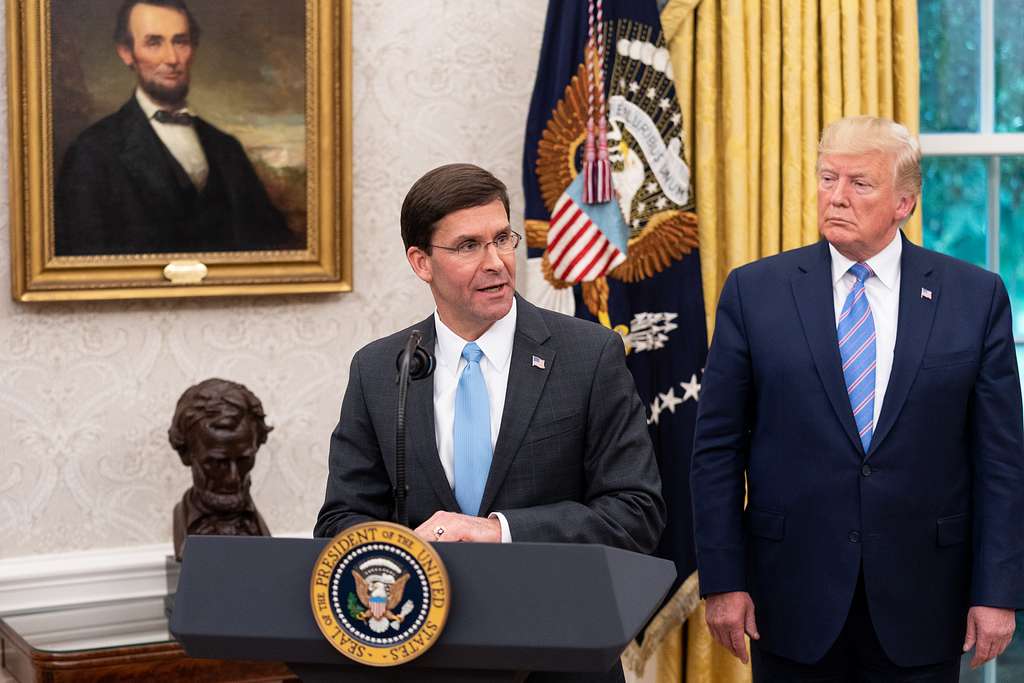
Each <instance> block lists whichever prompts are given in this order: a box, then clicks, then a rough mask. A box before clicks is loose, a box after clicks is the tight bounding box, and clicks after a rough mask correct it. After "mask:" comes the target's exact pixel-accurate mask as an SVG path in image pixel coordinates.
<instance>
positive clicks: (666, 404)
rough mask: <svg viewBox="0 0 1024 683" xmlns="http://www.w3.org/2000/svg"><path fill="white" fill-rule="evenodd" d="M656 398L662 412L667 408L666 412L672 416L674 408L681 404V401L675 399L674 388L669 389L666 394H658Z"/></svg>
mask: <svg viewBox="0 0 1024 683" xmlns="http://www.w3.org/2000/svg"><path fill="white" fill-rule="evenodd" d="M658 398H660V399H661V408H662V410H664V409H665V408H668V411H669V412H670V413H672V414H673V415H674V414H675V412H676V406H677V405H679V404H680V403H683V399H681V398H677V397H676V388H675V387H671V388H670V389H669V390H668V393H667V394H658Z"/></svg>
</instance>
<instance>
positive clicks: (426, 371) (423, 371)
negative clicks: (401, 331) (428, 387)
mask: <svg viewBox="0 0 1024 683" xmlns="http://www.w3.org/2000/svg"><path fill="white" fill-rule="evenodd" d="M420 338H421V337H420V333H419V331H418V330H414V331H413V333H412V334H411V335H409V341H408V342H406V344H405V348H404V349H402V350H401V351H399V352H398V357H397V358H396V359H395V368H396V369H397V370H398V374H399V377H398V379H397V380H396V381H399V382H400V381H401V374H402V361H404V360H405V357H406V356H407V355H408V356H409V379H412V380H416V379H426V378H427V377H430V375H432V374H433V373H434V368H435V367H436V365H437V361H436V360H435V359H434V354H432V353H430V352H429V351H427V350H426V349H425V348H423V347H422V346H420ZM414 339H415V341H413V340H414ZM410 347H411V352H410ZM410 353H411V354H412V355H409V354H410Z"/></svg>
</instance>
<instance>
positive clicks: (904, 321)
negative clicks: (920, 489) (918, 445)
mask: <svg viewBox="0 0 1024 683" xmlns="http://www.w3.org/2000/svg"><path fill="white" fill-rule="evenodd" d="M901 239H902V240H903V255H902V256H901V257H900V304H899V314H898V315H899V319H898V320H897V322H896V348H895V351H894V352H893V359H892V371H891V372H890V373H889V384H888V386H887V387H886V390H885V398H884V399H883V403H882V412H881V414H880V415H879V416H878V424H877V425H876V426H875V431H874V434H873V435H872V437H871V448H870V449H868V457H870V456H871V454H872V453H874V452H875V451H876V450H878V444H880V443H881V442H882V440H883V439H885V437H886V435H887V434H888V433H889V431H890V430H891V429H892V427H893V425H894V424H895V423H896V418H897V417H898V416H899V414H900V410H902V409H903V404H904V403H905V402H906V400H907V394H908V393H909V392H910V386H911V385H912V384H913V383H914V378H915V377H916V376H917V370H918V368H919V367H920V365H921V357H922V356H923V355H924V349H925V347H926V346H927V345H928V337H929V335H930V334H931V329H932V321H933V320H934V319H935V308H936V307H937V306H938V298H939V288H940V285H941V284H942V282H941V279H940V277H939V275H938V273H936V272H935V270H934V268H933V266H932V263H931V260H930V259H929V258H928V253H927V252H926V251H925V250H924V249H921V248H920V247H918V246H915V245H914V244H911V243H910V242H909V241H907V239H906V238H905V237H902V235H901ZM924 290H928V291H930V292H931V298H930V299H927V298H925V297H924V296H922V292H923V291H924Z"/></svg>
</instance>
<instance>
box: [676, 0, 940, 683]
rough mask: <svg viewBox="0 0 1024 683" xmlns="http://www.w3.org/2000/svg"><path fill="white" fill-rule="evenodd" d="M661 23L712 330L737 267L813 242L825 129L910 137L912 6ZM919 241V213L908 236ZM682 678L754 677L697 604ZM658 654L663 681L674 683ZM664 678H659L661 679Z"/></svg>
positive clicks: (895, 1) (716, 5)
mask: <svg viewBox="0 0 1024 683" xmlns="http://www.w3.org/2000/svg"><path fill="white" fill-rule="evenodd" d="M662 26H663V28H664V31H665V36H666V41H667V42H668V45H669V49H670V51H671V54H672V67H673V70H674V72H675V79H676V90H677V92H678V94H679V99H680V105H681V106H682V110H683V114H684V120H685V122H686V127H685V131H684V132H685V138H684V143H685V148H686V150H687V156H688V158H687V161H688V163H689V164H690V167H691V169H692V170H693V176H694V183H695V193H696V198H697V217H698V223H699V226H700V243H701V273H702V276H703V280H704V303H705V310H706V312H707V317H708V320H707V322H708V331H709V333H710V332H711V331H712V330H713V327H714V314H715V307H716V305H717V302H718V295H719V292H720V291H721V288H722V285H723V283H724V282H725V277H726V275H728V273H729V271H730V270H732V269H733V268H735V267H737V266H740V265H743V264H745V263H748V262H750V261H753V260H755V259H758V258H761V257H763V256H769V255H771V254H775V253H777V252H779V251H783V250H786V249H792V248H795V247H799V246H802V245H805V244H809V243H811V242H814V241H815V240H817V239H818V229H817V208H816V206H817V199H816V180H815V175H814V164H815V159H816V154H817V153H816V150H817V141H818V138H819V136H820V134H821V129H822V128H823V127H824V126H825V125H827V124H828V123H831V122H832V121H834V120H836V119H838V118H841V117H843V116H850V115H855V114H874V115H878V116H886V117H889V118H892V119H895V120H896V121H899V122H900V123H903V124H904V125H906V126H907V127H908V128H909V129H910V130H911V131H912V132H915V133H916V132H917V131H918V43H917V5H916V0H669V2H668V4H667V5H666V7H665V8H664V10H663V11H662ZM906 232H907V235H908V236H909V237H910V238H911V239H913V240H915V241H918V242H920V238H921V222H920V214H919V213H918V214H917V215H915V216H914V218H913V219H912V220H911V222H910V223H909V224H908V225H907V226H906ZM687 634H688V635H687V643H686V645H687V647H686V680H687V681H690V682H691V683H697V682H699V683H733V682H740V681H749V680H750V669H749V667H746V666H743V665H742V664H740V663H739V661H738V660H736V659H735V658H734V657H732V655H730V654H729V653H728V652H726V651H725V650H724V649H723V648H721V647H719V646H718V645H717V644H715V643H713V642H712V640H711V636H710V634H709V632H708V630H707V627H706V626H705V625H704V609H703V605H701V606H700V607H699V608H698V610H697V611H696V612H695V613H694V614H693V615H692V616H691V617H690V619H689V627H688V629H687ZM669 657H671V653H670V652H666V653H662V654H661V655H660V656H659V658H658V659H659V664H661V666H659V676H658V681H659V683H665V682H668V681H679V680H680V678H679V677H678V667H676V669H675V673H673V671H672V667H671V666H666V664H668V662H667V661H666V660H667V659H668V658H669ZM660 672H665V674H666V675H664V676H662V675H661V674H660Z"/></svg>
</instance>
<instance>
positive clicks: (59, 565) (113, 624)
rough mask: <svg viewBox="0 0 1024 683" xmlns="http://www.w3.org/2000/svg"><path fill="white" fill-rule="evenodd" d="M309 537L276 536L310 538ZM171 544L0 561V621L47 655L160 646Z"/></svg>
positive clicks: (174, 573)
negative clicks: (138, 644)
mask: <svg viewBox="0 0 1024 683" xmlns="http://www.w3.org/2000/svg"><path fill="white" fill-rule="evenodd" d="M311 536H312V533H311V532H310V531H301V532H294V533H287V534H275V538H310V537H311ZM172 555H173V548H172V547H171V544H170V543H157V544H153V545H142V546H134V547H127V548H106V549H102V550H86V551H81V552H71V553H55V554H51V555H30V556H25V557H12V558H8V559H3V560H0V617H4V618H5V619H7V620H8V622H16V624H17V626H16V628H17V629H18V632H19V633H21V634H22V636H24V637H25V638H26V639H28V641H29V642H30V643H31V644H32V645H34V646H36V647H42V648H46V649H52V650H66V649H80V648H85V647H105V646H108V645H113V644H118V643H120V644H122V645H125V644H129V643H132V642H155V641H160V640H166V639H167V638H169V637H170V636H169V635H168V634H167V624H166V620H165V619H164V616H163V605H164V596H166V595H167V593H168V585H174V584H176V583H177V580H178V567H177V565H176V564H175V563H173V562H169V559H168V558H170V557H171V556H172Z"/></svg>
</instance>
